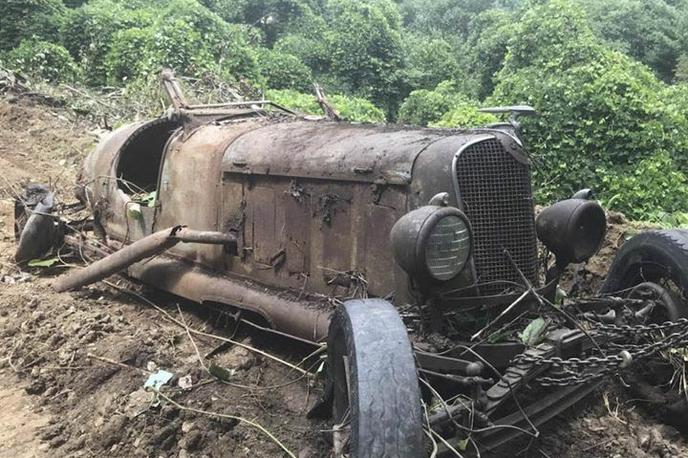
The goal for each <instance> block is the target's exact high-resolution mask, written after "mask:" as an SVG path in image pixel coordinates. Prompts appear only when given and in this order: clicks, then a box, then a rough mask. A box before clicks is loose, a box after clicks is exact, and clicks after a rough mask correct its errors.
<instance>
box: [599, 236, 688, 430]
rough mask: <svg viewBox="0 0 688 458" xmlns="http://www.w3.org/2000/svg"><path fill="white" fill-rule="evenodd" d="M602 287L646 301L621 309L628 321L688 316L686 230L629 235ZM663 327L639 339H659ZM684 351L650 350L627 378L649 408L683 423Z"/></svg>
mask: <svg viewBox="0 0 688 458" xmlns="http://www.w3.org/2000/svg"><path fill="white" fill-rule="evenodd" d="M603 292H604V293H607V294H611V293H614V294H616V295H618V296H623V297H629V298H632V299H644V300H647V301H648V302H647V303H648V305H645V306H638V307H637V308H636V309H632V310H630V309H629V310H625V311H624V314H623V321H624V322H625V323H627V324H632V325H647V324H651V323H655V324H661V323H664V322H666V321H676V320H678V319H680V318H687V317H688V231H680V230H675V231H651V232H646V233H643V234H640V235H638V236H636V237H634V238H632V239H631V240H630V241H628V242H627V243H626V244H624V246H623V247H621V249H620V250H619V252H618V254H617V255H616V257H615V259H614V262H613V263H612V266H611V268H610V273H609V275H608V278H607V280H606V282H605V284H604V286H603ZM676 331H677V329H675V328H674V329H672V330H670V331H666V332H670V333H671V332H676ZM662 332H664V331H657V332H655V333H654V335H650V336H648V337H649V339H648V338H645V339H644V338H640V341H639V342H638V343H641V344H643V343H650V342H651V341H653V340H658V339H663V338H665V335H664V334H662ZM643 340H644V341H643ZM684 353H685V352H684V350H683V349H677V351H670V350H667V351H663V352H660V353H659V354H656V355H653V356H652V357H650V358H648V359H646V360H643V362H642V364H636V370H635V371H634V372H633V373H631V374H630V375H629V376H628V378H627V382H628V383H629V385H630V386H631V389H632V390H633V391H634V392H635V394H636V395H638V396H641V397H642V398H644V399H645V400H646V401H648V402H649V403H650V405H651V406H652V411H653V412H655V413H656V414H657V415H658V416H659V417H660V418H661V419H662V420H663V421H665V422H667V423H670V424H673V425H675V426H679V427H681V428H683V429H685V428H686V427H688V403H686V396H687V395H688V393H686V389H685V386H686V384H687V383H688V380H687V379H686V378H685V377H686V375H685V374H686V369H688V368H687V367H686V357H688V353H685V354H684Z"/></svg>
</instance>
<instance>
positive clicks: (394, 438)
mask: <svg viewBox="0 0 688 458" xmlns="http://www.w3.org/2000/svg"><path fill="white" fill-rule="evenodd" d="M328 361H329V368H330V369H329V370H330V377H331V379H332V380H331V381H332V383H333V390H334V396H333V409H332V410H333V419H334V424H335V426H334V428H333V431H334V435H333V436H334V441H333V442H334V449H335V455H338V456H341V455H348V456H351V457H357V458H367V457H400V458H404V457H408V458H412V457H413V458H416V457H419V456H423V454H424V448H423V427H422V416H421V402H420V390H419V386H418V376H417V373H416V366H415V361H414V357H413V351H412V348H411V343H410V342H409V340H408V334H407V331H406V327H405V326H404V323H403V322H402V320H401V318H400V317H399V314H398V313H397V311H396V309H395V308H394V306H393V305H392V304H390V303H389V302H387V301H384V300H381V299H365V300H353V301H348V302H346V303H345V304H344V305H342V306H340V307H339V308H338V309H337V311H336V312H335V313H334V315H333V317H332V321H331V322H330V330H329V335H328Z"/></svg>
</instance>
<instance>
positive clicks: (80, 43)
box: [61, 0, 154, 86]
mask: <svg viewBox="0 0 688 458" xmlns="http://www.w3.org/2000/svg"><path fill="white" fill-rule="evenodd" d="M153 18H154V16H153V12H152V11H149V10H128V9H126V8H124V7H123V6H122V5H121V4H119V3H117V2H114V1H111V0H92V1H90V2H88V3H86V4H84V5H83V6H81V7H80V8H77V9H74V10H70V11H69V13H68V14H67V15H66V20H65V23H64V26H63V28H62V33H61V35H62V42H63V44H64V46H65V48H67V50H69V52H70V54H71V55H72V56H74V58H75V59H76V61H77V62H79V64H80V65H81V67H82V68H83V69H84V74H85V77H86V81H87V83H89V84H91V85H93V86H98V85H103V84H105V83H106V76H107V64H106V58H107V54H108V53H109V51H110V46H111V43H112V42H113V38H114V35H115V34H116V33H117V32H118V31H119V30H122V29H127V28H131V27H139V28H143V27H147V26H149V25H150V24H152V22H153Z"/></svg>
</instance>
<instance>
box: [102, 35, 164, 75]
mask: <svg viewBox="0 0 688 458" xmlns="http://www.w3.org/2000/svg"><path fill="white" fill-rule="evenodd" d="M153 36H154V30H153V28H151V27H147V28H145V29H140V28H136V27H134V28H131V29H126V30H120V31H119V32H117V33H116V34H115V36H114V38H113V40H112V46H111V48H110V51H108V54H107V56H106V58H105V66H106V68H107V82H108V84H112V85H119V84H121V83H122V82H124V81H127V80H129V81H131V80H132V79H133V78H136V77H138V76H140V75H142V74H143V73H145V71H147V70H148V69H147V68H146V65H145V63H144V61H145V56H144V52H145V50H146V49H148V48H149V46H150V44H151V42H152V41H153Z"/></svg>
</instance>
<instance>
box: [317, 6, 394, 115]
mask: <svg viewBox="0 0 688 458" xmlns="http://www.w3.org/2000/svg"><path fill="white" fill-rule="evenodd" d="M395 8H396V7H395V6H394V4H392V3H390V2H389V1H387V0H384V1H383V0H379V2H376V3H375V4H368V3H362V2H359V1H357V0H330V1H329V2H328V4H327V18H328V24H329V27H328V29H327V31H326V32H325V35H324V40H325V46H326V48H325V49H326V54H327V56H328V58H329V71H330V72H331V73H332V75H333V76H334V77H335V78H336V79H337V81H338V82H339V83H340V85H341V86H340V88H338V89H342V90H344V91H345V92H349V93H352V94H356V95H359V96H362V97H365V98H369V99H371V100H372V101H373V102H374V103H376V104H377V105H379V106H382V107H384V109H385V111H386V112H387V113H388V114H394V113H395V112H396V109H397V107H398V104H399V102H400V100H399V98H400V97H399V95H400V94H399V89H398V87H399V74H398V72H397V70H398V68H399V66H400V64H401V61H402V59H401V50H402V48H401V17H400V16H399V13H398V11H396V9H395Z"/></svg>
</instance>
